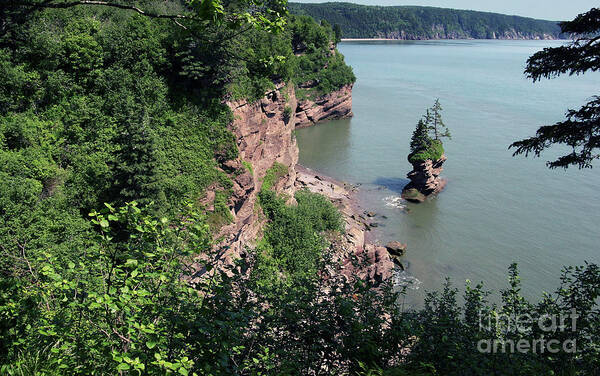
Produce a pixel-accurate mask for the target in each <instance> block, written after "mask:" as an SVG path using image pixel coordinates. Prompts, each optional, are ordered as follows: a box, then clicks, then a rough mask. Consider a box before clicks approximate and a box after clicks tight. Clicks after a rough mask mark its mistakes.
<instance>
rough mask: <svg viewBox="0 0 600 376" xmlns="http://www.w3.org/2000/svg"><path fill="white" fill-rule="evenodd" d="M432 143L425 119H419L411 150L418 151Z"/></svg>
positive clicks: (411, 142)
mask: <svg viewBox="0 0 600 376" xmlns="http://www.w3.org/2000/svg"><path fill="white" fill-rule="evenodd" d="M430 144H431V138H430V137H429V135H428V134H427V124H426V123H425V121H424V120H423V119H421V120H419V122H418V123H417V127H416V128H415V130H414V132H413V135H412V138H411V140H410V151H411V153H416V152H418V151H420V150H426V149H427V148H429V145H430Z"/></svg>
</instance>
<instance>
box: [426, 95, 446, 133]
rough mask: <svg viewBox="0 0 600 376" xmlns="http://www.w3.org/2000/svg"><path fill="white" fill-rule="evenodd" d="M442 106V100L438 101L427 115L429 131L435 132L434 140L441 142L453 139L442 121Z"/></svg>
mask: <svg viewBox="0 0 600 376" xmlns="http://www.w3.org/2000/svg"><path fill="white" fill-rule="evenodd" d="M442 110H443V108H442V105H441V104H440V100H439V99H436V100H435V103H434V104H433V106H432V107H431V108H430V109H428V110H427V115H425V118H426V123H427V126H428V129H429V130H431V131H432V132H433V139H434V140H437V141H439V140H440V139H441V138H443V137H446V138H451V135H450V131H449V130H448V127H446V124H444V121H443V120H442Z"/></svg>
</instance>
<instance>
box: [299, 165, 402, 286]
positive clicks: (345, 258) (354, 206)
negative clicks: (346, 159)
mask: <svg viewBox="0 0 600 376" xmlns="http://www.w3.org/2000/svg"><path fill="white" fill-rule="evenodd" d="M296 188H297V189H308V190H309V191H311V192H315V193H319V194H322V195H324V196H326V197H327V198H329V199H330V200H331V202H332V203H333V204H334V205H335V206H336V207H337V208H338V210H339V211H340V213H341V214H342V218H343V220H344V230H345V231H344V233H343V234H342V235H341V236H340V237H339V238H338V239H335V241H334V244H333V246H334V247H335V249H336V252H337V257H338V258H339V259H338V261H340V262H341V264H342V274H343V275H345V276H346V277H348V278H353V277H358V278H360V279H363V280H369V281H371V282H373V283H375V284H377V283H381V282H383V281H385V280H387V279H389V278H391V277H392V275H393V272H394V270H395V269H397V268H400V269H401V268H402V263H401V261H400V258H401V257H402V255H403V254H404V252H405V251H406V245H405V244H402V243H399V242H391V243H389V244H388V245H387V246H385V247H384V246H381V245H377V244H374V243H371V233H370V229H371V227H372V225H373V222H372V217H373V216H374V213H371V212H365V211H364V208H362V207H361V206H360V204H359V202H358V200H357V198H356V192H357V188H356V187H355V186H352V185H349V184H347V183H343V182H339V181H337V180H335V179H333V178H331V177H328V176H324V175H322V174H319V173H317V172H315V171H313V170H311V169H308V168H306V167H303V166H300V165H296ZM361 213H363V214H361ZM355 260H358V265H366V267H357V265H356V264H357V263H356V262H355Z"/></svg>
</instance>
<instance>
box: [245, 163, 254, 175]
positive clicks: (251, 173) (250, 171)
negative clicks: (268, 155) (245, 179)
mask: <svg viewBox="0 0 600 376" xmlns="http://www.w3.org/2000/svg"><path fill="white" fill-rule="evenodd" d="M242 166H244V168H245V169H246V170H247V171H248V172H249V173H250V175H254V170H253V169H252V163H250V162H248V161H242Z"/></svg>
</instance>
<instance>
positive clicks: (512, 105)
mask: <svg viewBox="0 0 600 376" xmlns="http://www.w3.org/2000/svg"><path fill="white" fill-rule="evenodd" d="M561 43H563V42H557V41H552V42H549V41H427V42H344V43H341V44H340V46H339V49H340V51H341V52H342V53H343V54H344V55H345V56H346V61H347V62H348V63H349V64H350V65H352V67H353V68H354V72H355V74H356V76H357V83H356V85H355V87H354V91H353V111H354V114H355V117H354V118H352V119H351V120H341V121H333V122H328V123H324V124H321V125H318V126H316V127H312V128H306V129H301V130H298V131H297V139H298V143H299V147H300V163H301V164H303V165H306V166H308V167H311V168H314V169H316V170H318V171H322V172H323V173H325V174H328V175H330V176H332V177H334V178H337V179H340V180H344V181H347V182H351V183H355V184H360V185H361V191H360V198H361V200H362V202H363V204H364V205H365V206H367V207H369V208H370V209H372V210H374V211H375V212H377V213H378V214H379V215H380V216H379V217H377V222H379V224H380V227H379V230H380V231H379V234H378V238H379V239H378V240H379V241H380V242H382V243H385V242H387V241H389V240H400V241H402V242H406V243H408V253H407V256H406V258H405V260H406V263H407V265H408V269H407V272H406V274H407V275H409V276H412V277H414V278H416V279H418V280H419V281H420V282H421V283H420V285H419V289H418V290H416V291H412V292H411V299H412V300H413V301H414V302H417V304H418V302H419V301H420V300H421V299H422V296H423V291H424V290H433V289H437V288H438V287H439V286H440V284H441V283H442V282H443V281H444V279H445V278H446V277H450V278H451V279H452V280H453V281H454V282H455V283H456V284H457V285H458V286H460V287H462V286H463V285H464V282H465V280H466V279H470V280H471V281H473V282H479V281H483V282H484V284H485V285H486V286H487V287H488V288H490V289H493V290H496V291H497V290H498V289H500V288H504V287H505V286H506V271H507V267H508V265H509V264H510V263H511V262H513V261H516V262H518V263H519V267H520V270H521V275H522V279H523V285H524V286H523V287H524V288H523V292H524V294H525V295H526V296H528V297H530V298H535V297H538V296H540V294H541V292H542V291H553V290H554V289H555V288H556V287H557V286H558V282H559V279H558V277H559V274H560V271H561V268H562V266H563V265H580V264H583V263H584V261H589V262H596V263H600V199H599V198H598V190H599V188H600V164H598V163H597V168H595V169H592V170H577V169H576V168H571V169H569V170H567V171H564V170H549V169H548V168H547V167H546V166H545V163H544V162H545V161H546V160H548V159H551V158H552V157H553V156H556V155H558V152H559V151H560V150H558V149H556V150H553V151H552V152H550V153H546V154H545V155H543V157H542V158H541V159H534V158H527V159H526V158H524V157H516V158H514V157H512V153H511V151H509V150H508V149H507V148H508V145H509V144H510V143H511V142H513V141H515V140H519V139H522V138H525V137H528V136H531V135H533V134H534V132H535V130H536V129H537V128H538V127H539V126H540V125H543V124H551V123H554V122H556V121H559V120H561V119H563V118H564V114H565V112H566V110H567V109H568V108H579V106H581V105H582V104H584V102H585V101H586V99H588V98H589V97H590V96H592V95H595V94H597V93H598V88H599V87H600V74H586V75H585V76H580V77H564V78H563V77H561V78H559V79H554V80H550V81H543V82H541V83H536V84H533V83H532V82H531V81H530V80H527V79H526V78H525V77H524V75H523V69H524V66H525V62H526V60H527V57H528V56H530V55H531V54H533V53H534V52H536V51H538V50H540V49H542V48H544V47H548V46H558V45H560V44H561ZM435 98H439V99H440V101H441V103H442V105H443V107H444V111H443V117H444V120H445V122H446V124H447V125H448V126H449V128H450V130H451V132H452V135H453V139H452V140H450V141H447V142H445V149H446V155H447V157H448V161H447V162H446V164H445V165H444V167H445V170H444V173H443V176H445V177H446V178H447V179H448V185H447V188H446V190H444V191H443V192H442V193H441V194H440V195H439V196H438V197H437V198H434V199H432V200H430V201H428V202H426V203H424V204H420V205H415V204H408V203H402V205H406V206H407V208H408V209H409V212H408V213H407V212H405V211H404V210H403V209H402V208H399V207H394V206H391V204H392V203H393V202H392V201H393V199H394V198H397V197H398V196H399V195H400V192H401V190H402V187H403V186H404V184H406V182H407V180H406V178H405V176H406V173H408V172H409V171H410V169H411V166H410V164H409V163H408V162H407V161H406V156H407V154H408V152H409V150H408V149H409V142H410V136H411V134H412V131H413V129H414V126H415V124H416V122H417V121H418V120H419V118H420V117H421V115H422V114H423V112H424V111H425V109H426V108H427V107H430V106H431V105H432V104H433V101H434V100H435ZM381 216H386V217H387V218H383V217H381Z"/></svg>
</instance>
